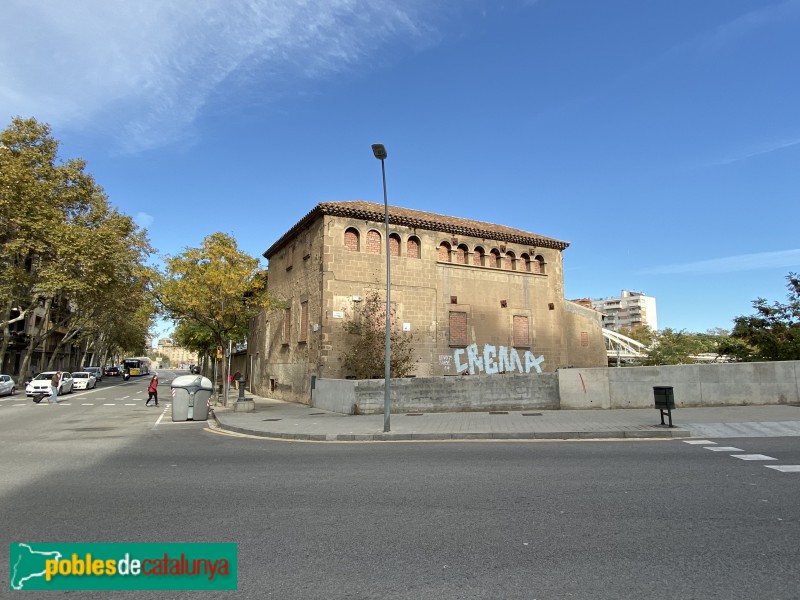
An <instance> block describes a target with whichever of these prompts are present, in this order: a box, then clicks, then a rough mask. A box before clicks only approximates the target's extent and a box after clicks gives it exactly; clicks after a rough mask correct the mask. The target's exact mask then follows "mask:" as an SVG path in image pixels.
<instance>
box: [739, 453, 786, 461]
mask: <svg viewBox="0 0 800 600" xmlns="http://www.w3.org/2000/svg"><path fill="white" fill-rule="evenodd" d="M731 456H732V457H733V458H740V459H741V460H778V459H777V458H772V457H771V456H767V455H766V454H731Z"/></svg>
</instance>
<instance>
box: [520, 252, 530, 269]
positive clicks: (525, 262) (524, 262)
mask: <svg viewBox="0 0 800 600" xmlns="http://www.w3.org/2000/svg"><path fill="white" fill-rule="evenodd" d="M519 261H520V263H521V264H520V271H525V272H527V273H530V272H531V257H530V256H528V255H527V254H522V255H520V257H519Z"/></svg>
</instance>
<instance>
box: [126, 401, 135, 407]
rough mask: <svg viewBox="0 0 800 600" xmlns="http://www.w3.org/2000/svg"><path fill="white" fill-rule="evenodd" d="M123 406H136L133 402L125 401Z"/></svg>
mask: <svg viewBox="0 0 800 600" xmlns="http://www.w3.org/2000/svg"><path fill="white" fill-rule="evenodd" d="M125 406H136V403H135V402H126V403H125Z"/></svg>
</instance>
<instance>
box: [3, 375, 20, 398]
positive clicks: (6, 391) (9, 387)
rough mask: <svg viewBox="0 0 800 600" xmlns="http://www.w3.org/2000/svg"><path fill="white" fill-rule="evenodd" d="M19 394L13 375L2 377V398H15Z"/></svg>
mask: <svg viewBox="0 0 800 600" xmlns="http://www.w3.org/2000/svg"><path fill="white" fill-rule="evenodd" d="M16 393H17V384H16V383H15V382H14V378H13V377H11V375H0V396H13V395H14V394H16Z"/></svg>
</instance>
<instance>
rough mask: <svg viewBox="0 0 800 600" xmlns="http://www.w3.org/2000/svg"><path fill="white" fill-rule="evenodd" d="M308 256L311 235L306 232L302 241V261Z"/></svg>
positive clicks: (309, 254)
mask: <svg viewBox="0 0 800 600" xmlns="http://www.w3.org/2000/svg"><path fill="white" fill-rule="evenodd" d="M310 256H311V233H310V232H308V231H306V235H305V238H304V240H303V260H306V259H308V258H309V257H310Z"/></svg>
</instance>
